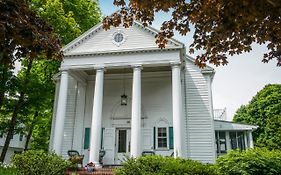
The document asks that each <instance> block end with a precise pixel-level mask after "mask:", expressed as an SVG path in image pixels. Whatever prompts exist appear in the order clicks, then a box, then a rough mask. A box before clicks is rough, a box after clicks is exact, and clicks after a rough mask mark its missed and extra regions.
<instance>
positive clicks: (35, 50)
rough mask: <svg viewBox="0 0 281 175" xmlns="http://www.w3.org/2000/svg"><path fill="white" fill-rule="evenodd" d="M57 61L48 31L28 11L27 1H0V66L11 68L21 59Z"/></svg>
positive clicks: (53, 40) (54, 41)
mask: <svg viewBox="0 0 281 175" xmlns="http://www.w3.org/2000/svg"><path fill="white" fill-rule="evenodd" d="M39 55H44V56H47V58H61V56H62V55H61V52H60V42H59V40H58V38H57V37H56V36H55V35H53V29H52V27H51V26H50V25H49V24H47V23H46V22H45V21H44V20H42V19H41V18H39V17H37V16H36V14H35V13H34V12H33V11H31V10H30V8H29V6H28V3H27V0H0V64H1V65H5V66H8V67H13V66H14V63H15V61H16V60H19V59H21V58H22V57H30V58H32V59H33V58H35V57H38V56H39Z"/></svg>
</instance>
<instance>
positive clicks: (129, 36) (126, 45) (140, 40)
mask: <svg viewBox="0 0 281 175" xmlns="http://www.w3.org/2000/svg"><path fill="white" fill-rule="evenodd" d="M117 33H121V34H122V36H121V38H122V42H116V40H115V37H116V34H117ZM157 33H158V31H157V30H156V29H154V28H152V27H144V26H143V25H141V24H140V23H139V22H137V21H135V22H134V24H133V25H132V26H131V27H129V28H124V27H111V28H110V30H107V31H105V30H104V29H103V28H102V23H100V24H98V25H96V26H94V27H93V28H91V29H90V30H88V31H87V32H85V33H84V34H82V35H81V36H80V37H78V38H76V39H75V40H73V41H72V42H70V43H69V44H68V45H66V46H65V47H64V48H63V49H62V51H63V53H64V55H83V54H98V53H110V52H125V51H142V50H144V51H147V50H157V49H160V48H159V47H158V45H157V44H156V43H155V41H156V38H155V36H156V34H157ZM183 47H184V45H183V44H182V43H181V42H179V41H177V40H175V39H170V40H169V42H168V44H167V45H166V47H165V49H176V48H183Z"/></svg>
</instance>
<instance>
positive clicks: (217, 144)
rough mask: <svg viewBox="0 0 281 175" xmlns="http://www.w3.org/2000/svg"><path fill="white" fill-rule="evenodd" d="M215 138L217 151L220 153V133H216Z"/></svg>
mask: <svg viewBox="0 0 281 175" xmlns="http://www.w3.org/2000/svg"><path fill="white" fill-rule="evenodd" d="M215 137H216V149H217V153H220V152H219V150H220V149H219V143H218V140H219V139H218V137H219V133H218V131H216V132H215Z"/></svg>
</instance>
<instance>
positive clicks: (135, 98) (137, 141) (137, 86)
mask: <svg viewBox="0 0 281 175" xmlns="http://www.w3.org/2000/svg"><path fill="white" fill-rule="evenodd" d="M132 91H133V92H132V120H131V156H132V157H139V156H140V155H141V66H134V67H133V90H132Z"/></svg>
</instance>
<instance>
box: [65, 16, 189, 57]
mask: <svg viewBox="0 0 281 175" xmlns="http://www.w3.org/2000/svg"><path fill="white" fill-rule="evenodd" d="M133 26H136V27H137V28H139V29H140V30H142V31H143V32H146V33H147V34H149V33H150V35H152V36H151V38H153V41H154V40H155V36H156V35H157V34H158V33H159V30H157V29H155V28H153V27H151V26H148V27H144V26H143V25H142V24H141V23H140V22H138V21H134V23H133V25H132V27H133ZM132 27H131V28H132ZM118 28H122V27H117V28H114V27H112V28H111V29H109V30H107V31H105V30H104V29H103V28H102V23H99V24H97V25H95V26H94V27H92V28H91V29H89V30H88V31H86V32H85V33H83V34H82V35H80V36H79V37H77V38H76V39H74V40H73V41H71V42H70V43H68V44H67V45H66V46H64V47H63V48H62V51H63V53H64V54H65V55H75V54H77V53H74V52H73V51H74V50H75V49H76V48H77V47H79V46H81V45H82V44H83V43H84V44H85V43H86V42H89V40H90V39H91V38H93V37H94V35H97V34H98V33H100V32H108V31H110V30H112V29H118ZM122 29H124V30H126V29H128V28H122ZM108 34H109V32H108ZM108 34H107V35H108ZM154 45H155V47H148V48H147V49H145V48H141V49H140V50H144V49H145V50H161V49H160V48H158V46H157V45H156V44H155V41H154ZM156 46H157V47H156ZM182 48H184V44H183V43H181V42H180V41H178V40H176V39H174V38H171V39H168V44H167V47H166V48H164V49H163V50H165V49H182ZM133 49H134V50H137V48H133ZM127 50H128V48H125V49H119V50H118V49H114V50H112V51H115V52H116V51H122V52H125V51H127ZM103 51H106V52H107V53H108V51H109V50H94V51H90V52H89V51H87V49H86V52H85V54H87V53H88V54H89V53H91V54H94V53H100V52H103ZM79 54H80V55H81V54H83V52H82V51H81V50H79Z"/></svg>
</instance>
